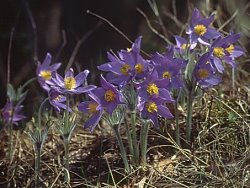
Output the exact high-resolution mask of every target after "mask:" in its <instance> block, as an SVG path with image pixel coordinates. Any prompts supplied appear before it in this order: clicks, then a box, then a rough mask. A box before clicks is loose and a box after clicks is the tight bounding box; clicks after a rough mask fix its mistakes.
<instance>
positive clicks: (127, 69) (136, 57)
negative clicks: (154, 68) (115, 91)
mask: <svg viewBox="0 0 250 188" xmlns="http://www.w3.org/2000/svg"><path fill="white" fill-rule="evenodd" d="M140 45H141V37H139V38H138V39H136V41H135V43H133V45H132V48H129V49H127V50H121V51H120V52H118V57H116V56H114V55H112V54H111V53H109V52H108V59H109V61H110V62H108V63H105V64H103V65H100V66H98V69H99V70H102V71H108V72H110V73H109V76H108V77H107V79H108V81H109V82H110V83H113V84H116V85H119V86H124V85H125V84H126V83H128V82H130V81H131V80H132V79H134V78H135V79H141V78H143V77H145V74H147V72H148V66H149V61H147V60H144V59H143V58H142V56H141V55H140Z"/></svg>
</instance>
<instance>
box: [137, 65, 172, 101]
mask: <svg viewBox="0 0 250 188" xmlns="http://www.w3.org/2000/svg"><path fill="white" fill-rule="evenodd" d="M168 87H169V80H165V79H159V78H158V73H157V71H156V69H154V70H153V71H152V73H151V74H150V75H149V76H148V77H147V78H146V79H145V80H144V81H143V82H142V83H141V84H138V97H139V98H140V100H141V101H147V100H148V99H149V98H150V97H153V96H154V97H159V96H160V97H162V98H164V99H166V100H168V101H169V102H170V101H172V98H171V96H170V93H169V91H168V90H167V88H168Z"/></svg>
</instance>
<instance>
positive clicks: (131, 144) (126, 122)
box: [124, 117, 135, 164]
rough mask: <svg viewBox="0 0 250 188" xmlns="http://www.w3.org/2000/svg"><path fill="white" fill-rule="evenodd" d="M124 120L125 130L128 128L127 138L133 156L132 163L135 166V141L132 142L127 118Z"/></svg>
mask: <svg viewBox="0 0 250 188" xmlns="http://www.w3.org/2000/svg"><path fill="white" fill-rule="evenodd" d="M124 120H125V128H126V133H127V138H128V146H129V154H130V156H131V161H132V163H133V164H135V161H134V158H133V157H134V149H133V141H132V137H131V133H130V129H129V124H128V121H127V117H125V118H124Z"/></svg>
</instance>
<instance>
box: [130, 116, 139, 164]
mask: <svg viewBox="0 0 250 188" xmlns="http://www.w3.org/2000/svg"><path fill="white" fill-rule="evenodd" d="M131 118H132V119H131V122H132V140H133V148H134V161H135V164H139V150H138V145H137V135H136V111H132V112H131Z"/></svg>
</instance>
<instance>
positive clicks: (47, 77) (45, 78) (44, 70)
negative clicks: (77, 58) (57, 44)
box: [36, 53, 61, 91]
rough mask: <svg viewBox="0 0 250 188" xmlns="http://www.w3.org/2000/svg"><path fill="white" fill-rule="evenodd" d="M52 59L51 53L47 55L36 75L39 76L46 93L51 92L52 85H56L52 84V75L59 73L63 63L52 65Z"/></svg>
mask: <svg viewBox="0 0 250 188" xmlns="http://www.w3.org/2000/svg"><path fill="white" fill-rule="evenodd" d="M51 60H52V57H51V55H50V53H47V55H46V57H45V59H44V61H43V63H42V64H40V65H38V67H37V70H36V74H37V76H38V82H39V84H40V85H41V87H42V88H43V89H45V90H46V91H49V90H50V85H54V83H53V82H52V74H53V72H55V71H57V69H59V67H60V66H61V63H55V64H53V65H50V64H51Z"/></svg>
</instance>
